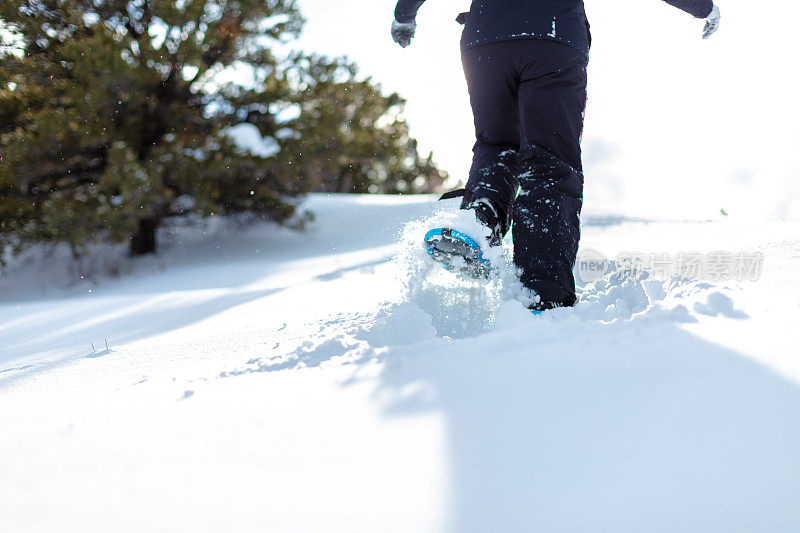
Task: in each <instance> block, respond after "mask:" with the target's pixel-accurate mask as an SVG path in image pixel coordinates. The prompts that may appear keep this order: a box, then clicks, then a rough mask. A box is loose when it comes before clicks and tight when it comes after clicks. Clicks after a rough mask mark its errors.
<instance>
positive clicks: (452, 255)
mask: <svg viewBox="0 0 800 533" xmlns="http://www.w3.org/2000/svg"><path fill="white" fill-rule="evenodd" d="M425 249H426V250H427V252H428V254H429V255H430V256H431V258H432V259H433V260H434V261H436V262H437V263H440V264H441V265H442V266H443V267H444V268H445V269H446V270H448V271H450V272H454V273H456V274H461V275H463V276H465V277H467V278H471V279H475V280H486V279H488V278H489V273H490V272H491V263H490V262H489V260H488V259H486V258H485V257H483V251H482V250H481V246H480V245H479V244H478V242H477V241H476V240H475V239H473V238H472V237H470V236H469V235H467V234H465V233H462V232H460V231H457V230H454V229H451V228H435V229H432V230H430V231H429V232H428V233H426V234H425Z"/></svg>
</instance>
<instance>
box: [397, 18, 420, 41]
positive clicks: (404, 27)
mask: <svg viewBox="0 0 800 533" xmlns="http://www.w3.org/2000/svg"><path fill="white" fill-rule="evenodd" d="M416 32H417V23H416V22H413V21H412V22H398V21H396V20H395V21H394V22H392V39H394V42H396V43H397V44H399V45H400V46H402V47H403V48H405V47H406V46H408V45H409V44H411V39H413V38H414V34H415V33H416Z"/></svg>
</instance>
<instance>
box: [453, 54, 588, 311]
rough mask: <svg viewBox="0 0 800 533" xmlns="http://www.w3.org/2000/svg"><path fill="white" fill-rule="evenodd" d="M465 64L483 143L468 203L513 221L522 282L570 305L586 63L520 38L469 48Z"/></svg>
mask: <svg viewBox="0 0 800 533" xmlns="http://www.w3.org/2000/svg"><path fill="white" fill-rule="evenodd" d="M462 61H463V64H464V73H465V75H466V78H467V86H468V88H469V95H470V102H471V104H472V111H473V114H474V116H475V133H476V137H477V142H476V143H475V147H474V150H473V152H474V157H473V162H472V168H471V170H470V174H469V181H468V182H467V186H466V189H467V193H466V196H465V198H464V204H463V205H464V206H466V205H467V204H468V203H469V201H470V200H471V199H474V198H478V197H488V198H490V199H492V200H494V201H495V202H496V203H497V204H498V205H499V207H500V208H501V209H503V210H505V211H506V213H510V214H511V218H512V221H513V226H512V228H513V229H512V237H513V242H514V263H515V265H516V266H517V268H518V269H519V270H520V277H521V281H522V284H523V285H524V286H525V287H527V288H528V289H530V290H532V291H534V292H535V293H536V294H538V296H539V297H540V298H541V300H542V302H544V303H545V304H547V303H550V304H553V305H564V306H570V305H573V304H574V303H575V280H574V278H573V274H572V269H573V267H574V265H575V259H576V255H577V253H578V240H579V238H580V211H581V205H582V202H583V166H582V164H581V147H580V139H581V134H582V132H583V114H584V110H585V108H586V67H587V63H588V59H587V57H586V56H585V55H583V54H581V53H580V52H578V51H576V50H574V49H573V48H571V47H569V46H567V45H565V44H562V43H558V42H555V41H549V40H543V39H517V40H508V41H497V42H490V43H486V44H481V45H477V46H474V47H471V48H466V49H464V50H463V51H462Z"/></svg>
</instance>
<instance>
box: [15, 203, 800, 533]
mask: <svg viewBox="0 0 800 533" xmlns="http://www.w3.org/2000/svg"><path fill="white" fill-rule="evenodd" d="M453 205H454V204H452V203H451V204H448V205H447V207H448V208H449V209H451V210H452V209H453ZM308 207H309V209H311V210H312V211H313V212H314V213H315V214H316V216H317V221H316V223H315V224H314V225H313V226H312V227H311V228H310V229H309V230H308V231H307V232H305V233H302V234H298V233H296V232H293V231H291V230H288V229H282V228H275V227H272V226H270V225H260V226H256V227H247V228H241V227H237V226H236V225H234V224H227V223H218V224H210V225H209V224H206V225H202V226H197V227H195V228H188V229H182V230H181V229H178V230H175V232H174V234H173V235H171V236H166V237H167V244H166V246H165V248H164V250H163V251H162V253H161V255H160V256H159V257H158V258H151V259H146V260H141V261H137V262H136V263H134V264H133V266H132V267H129V266H124V267H122V268H121V272H122V274H121V275H119V276H118V277H116V278H111V277H103V278H102V279H101V281H99V282H89V281H86V280H84V281H82V282H79V283H73V284H72V285H70V286H69V287H66V288H64V287H63V283H62V279H63V277H64V275H65V274H64V272H65V270H64V268H65V267H64V266H63V265H62V264H59V263H58V261H54V262H55V263H56V264H50V265H48V266H47V267H45V269H44V270H42V268H43V267H41V266H37V265H34V264H29V263H24V262H21V261H18V262H16V263H12V264H11V268H10V270H9V271H8V272H6V273H5V274H4V275H3V276H2V277H0V427H1V428H2V431H0V457H2V458H3V462H2V465H1V466H0V531H9V532H12V531H14V532H16V531H53V530H58V531H222V530H224V531H281V532H284V531H286V532H315V533H318V532H323V531H324V532H376V531H381V532H389V531H397V532H410V531H413V532H442V531H451V532H456V533H461V532H488V531H502V532H516V531H520V532H521V531H526V532H527V531H543V532H555V531H559V532H597V531H616V532H625V531H630V532H642V531H646V532H662V531H663V532H675V531H684V532H689V531H691V532H703V533H708V532H726V533H730V532H753V531H769V532H773V533H775V532H790V531H791V532H795V531H798V530H800V507H798V506H797V501H798V499H799V498H800V452H798V450H800V358H799V356H800V352H799V351H798V348H797V342H796V338H797V334H796V330H797V324H798V318H800V303H798V298H797V295H798V294H800V239H799V238H798V237H797V236H798V235H800V222H796V221H762V222H753V221H747V222H744V221H742V222H739V221H736V220H730V219H720V220H718V221H698V222H692V221H688V222H687V221H668V220H641V219H629V218H626V217H621V216H608V215H599V214H594V215H593V214H591V213H590V214H587V215H586V216H585V217H584V237H583V245H584V246H585V247H586V248H591V249H594V250H598V251H601V252H602V253H603V254H604V255H606V256H607V257H615V256H617V255H618V254H620V253H621V252H631V251H636V252H640V253H642V254H662V253H669V254H672V256H675V257H677V256H678V255H680V254H681V253H683V252H691V253H696V252H700V253H705V254H708V255H707V256H706V257H719V254H717V255H714V254H715V253H716V252H718V251H726V252H730V253H732V254H738V253H740V252H743V253H746V254H748V257H763V273H761V275H760V276H753V277H758V279H757V280H749V279H748V280H744V281H736V280H725V279H721V280H720V279H716V280H715V279H709V278H711V277H714V276H710V275H706V276H705V277H702V276H701V278H702V279H678V278H669V277H667V278H665V279H664V280H659V279H655V277H654V276H650V277H649V278H642V277H639V278H631V277H625V276H621V275H619V274H620V272H619V271H618V272H617V273H616V274H612V275H609V276H607V277H606V278H605V279H603V280H601V281H600V282H598V283H596V284H588V285H586V286H585V287H582V291H581V292H582V294H581V303H580V304H579V305H578V306H577V307H576V308H575V309H560V310H555V311H552V312H549V313H546V314H545V315H542V316H540V317H534V316H532V315H530V313H528V312H527V311H526V310H525V309H524V308H523V307H522V305H521V304H520V303H519V302H517V301H515V300H514V299H513V298H511V297H510V294H511V290H512V288H513V287H512V286H511V284H509V283H508V280H507V279H506V280H505V281H504V279H498V280H496V281H495V282H493V283H492V284H491V285H489V286H488V287H475V286H471V285H469V284H465V283H460V282H457V281H455V280H453V279H452V278H450V277H448V276H449V275H448V274H447V273H445V272H440V271H438V270H432V269H429V268H428V267H427V266H426V265H427V263H425V258H424V254H423V253H422V251H421V249H419V248H417V247H416V245H414V246H413V247H409V246H408V245H407V244H403V243H404V242H406V243H416V239H417V238H418V235H419V229H420V228H422V227H425V222H424V220H425V219H426V218H427V217H431V216H432V214H433V212H434V210H436V209H437V208H440V207H441V205H440V204H435V202H434V201H433V199H432V198H429V197H419V198H389V197H380V196H376V197H355V196H354V197H337V196H322V195H315V196H312V197H310V198H309V200H308ZM420 220H423V222H420ZM415 221H416V222H415ZM404 228H406V229H405V233H403V231H404ZM401 235H403V236H402V237H401ZM404 239H405V241H404ZM759 254H760V255H759ZM629 255H630V254H629ZM723 255H724V254H723ZM102 260H103V261H112V262H113V261H114V258H113V257H104V258H103V259H102ZM51 262H52V261H51ZM43 273H46V274H47V278H48V280H46V281H44V282H42V281H41V278H42V275H43ZM717 277H719V276H717ZM106 343H107V345H108V347H106Z"/></svg>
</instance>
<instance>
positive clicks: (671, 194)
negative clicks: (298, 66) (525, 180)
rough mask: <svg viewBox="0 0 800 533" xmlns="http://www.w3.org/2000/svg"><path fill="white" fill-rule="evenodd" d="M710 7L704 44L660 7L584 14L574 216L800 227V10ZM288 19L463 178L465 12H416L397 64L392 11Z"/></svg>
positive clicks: (383, 4) (743, 4) (779, 1)
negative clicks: (582, 108) (365, 78)
mask: <svg viewBox="0 0 800 533" xmlns="http://www.w3.org/2000/svg"><path fill="white" fill-rule="evenodd" d="M719 2H720V4H719V5H720V8H721V10H722V16H723V18H722V25H721V28H720V31H719V33H718V34H716V35H715V36H714V37H713V38H712V39H710V40H708V41H703V40H702V39H701V38H700V33H701V30H702V22H701V21H699V20H695V19H693V18H692V17H691V16H690V15H687V14H685V13H683V12H681V11H678V10H677V9H675V8H672V7H671V6H669V5H667V4H666V3H664V2H662V1H660V0H614V1H609V2H589V3H588V4H587V12H588V14H589V19H590V22H591V24H592V32H593V38H594V44H593V49H592V54H591V60H590V70H589V76H590V80H589V106H588V108H587V113H586V132H585V135H584V152H585V166H586V202H585V205H586V209H587V210H591V211H593V212H596V211H623V212H625V213H628V214H637V215H644V216H668V217H684V216H688V217H704V218H711V217H715V216H718V213H719V210H720V208H724V209H726V210H727V211H728V212H730V213H731V215H732V216H744V217H747V216H764V215H767V216H772V217H790V216H791V217H800V157H798V151H799V150H798V148H799V147H800V133H798V129H797V128H798V122H800V121H799V120H798V119H800V110H799V109H798V106H797V96H796V93H797V91H798V80H800V75H799V74H798V69H797V50H798V44H797V39H798V37H797V30H796V24H797V20H800V6H798V4H797V3H795V2H786V1H785V0H759V1H753V0H719ZM299 5H300V7H301V9H302V11H303V12H304V14H305V16H306V18H307V19H308V24H307V25H306V29H305V33H304V36H303V38H302V40H301V44H302V46H303V47H304V48H306V49H308V50H315V51H318V52H321V53H325V54H328V55H347V56H349V57H350V58H351V59H353V60H355V61H356V62H357V63H358V64H359V65H360V66H361V70H362V73H363V74H365V75H370V76H372V77H373V78H374V79H375V80H376V81H378V82H380V83H381V84H382V85H383V87H384V88H385V90H387V91H397V92H399V93H400V94H401V95H403V96H404V97H405V98H406V99H407V100H408V105H407V113H406V115H407V118H408V121H409V123H410V124H411V126H412V133H413V134H414V135H415V136H416V137H417V139H418V140H419V141H420V145H421V148H422V150H424V151H426V152H427V151H428V150H432V151H433V152H434V157H435V159H436V160H437V161H438V163H439V164H440V165H441V166H442V167H444V168H445V169H446V170H447V171H448V172H450V174H451V175H452V176H453V177H454V178H462V177H464V178H465V177H466V172H467V169H468V168H469V162H470V157H471V152H470V150H471V147H472V143H473V140H474V139H473V131H472V115H471V112H470V108H469V102H468V98H467V94H466V85H465V83H464V80H463V73H462V71H461V63H460V55H459V45H458V39H459V35H460V26H459V25H458V24H456V22H455V21H454V19H455V16H456V15H457V14H458V13H459V11H465V10H467V9H468V7H469V1H468V0H458V1H452V0H428V1H427V2H426V3H425V4H424V5H423V6H422V9H421V11H420V15H419V17H418V19H417V22H418V24H419V27H418V30H417V38H416V39H415V40H414V42H413V43H412V46H411V47H409V48H407V49H405V50H404V49H401V48H399V47H398V46H396V45H395V44H394V43H393V42H392V40H391V38H390V36H389V26H390V24H391V21H392V18H393V11H394V2H393V1H392V0H369V1H365V0H358V1H356V0H337V1H336V2H332V1H331V0H299Z"/></svg>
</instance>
